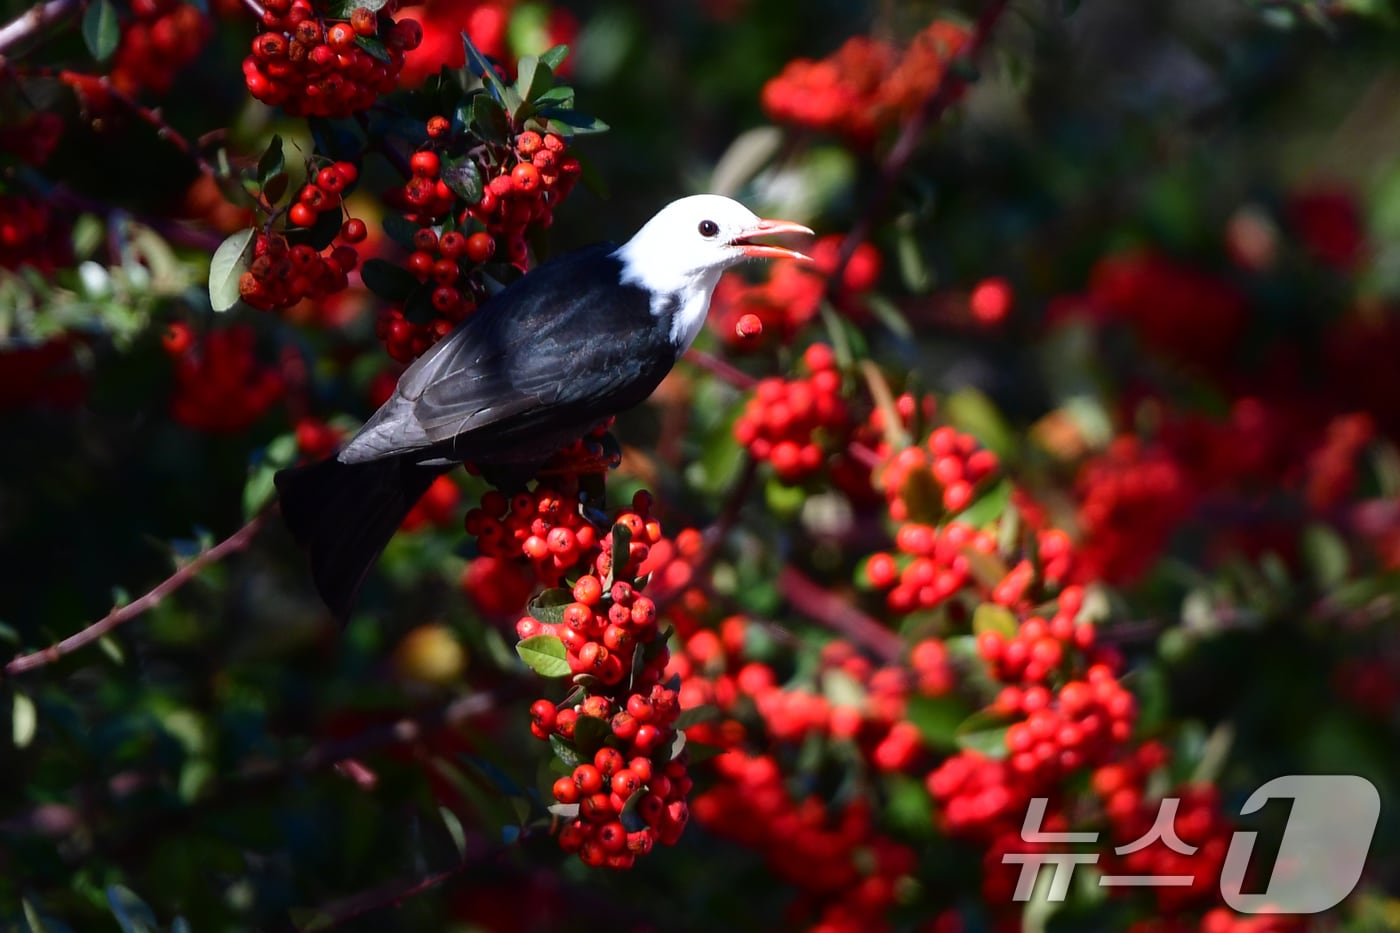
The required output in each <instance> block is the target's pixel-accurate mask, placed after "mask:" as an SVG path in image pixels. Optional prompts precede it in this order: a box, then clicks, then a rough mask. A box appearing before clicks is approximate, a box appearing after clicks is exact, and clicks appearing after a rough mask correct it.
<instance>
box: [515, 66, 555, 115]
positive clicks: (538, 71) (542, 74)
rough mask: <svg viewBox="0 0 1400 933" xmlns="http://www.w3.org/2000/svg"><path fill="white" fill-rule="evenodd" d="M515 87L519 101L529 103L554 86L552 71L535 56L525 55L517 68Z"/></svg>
mask: <svg viewBox="0 0 1400 933" xmlns="http://www.w3.org/2000/svg"><path fill="white" fill-rule="evenodd" d="M515 86H516V88H517V89H518V93H519V94H520V97H521V99H522V100H524V101H525V102H526V103H530V102H532V101H534V100H536V99H537V98H538V97H539V96H540V95H541V94H543V93H544V92H545V91H547V90H549V89H550V88H552V87H553V86H554V70H553V69H552V68H550V67H549V66H548V65H546V64H545V63H544V62H542V61H540V59H539V58H538V57H537V56H534V55H526V56H525V57H524V58H522V59H521V60H520V64H519V65H518V66H517V69H516V78H515Z"/></svg>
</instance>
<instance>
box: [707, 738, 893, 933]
mask: <svg viewBox="0 0 1400 933" xmlns="http://www.w3.org/2000/svg"><path fill="white" fill-rule="evenodd" d="M714 771H715V774H716V776H717V777H718V783H717V784H716V785H715V787H714V788H713V789H711V790H709V791H707V792H705V793H704V794H701V795H699V796H697V797H696V799H695V803H694V807H693V810H694V812H695V818H696V820H697V822H699V823H700V824H701V825H703V826H704V827H705V828H706V829H708V830H709V831H710V832H712V833H714V834H715V835H718V836H722V837H724V838H727V839H732V840H734V841H736V842H738V843H740V844H741V845H744V846H747V847H749V848H751V849H754V850H756V851H758V852H760V853H762V855H763V857H764V860H765V861H766V862H767V863H768V865H769V866H770V868H771V869H772V870H773V872H774V873H775V874H777V875H778V876H779V877H781V878H782V879H784V880H785V881H787V882H788V883H790V884H792V885H793V886H794V887H796V888H797V889H798V890H799V891H800V892H802V897H801V898H800V900H799V901H798V902H797V903H795V904H793V905H792V907H791V909H790V910H789V912H788V915H787V917H786V921H787V922H786V923H785V924H784V926H785V927H786V928H788V929H800V928H806V929H810V930H813V931H821V933H858V931H862V930H871V929H884V928H885V915H886V912H887V911H888V910H889V909H890V908H891V907H892V906H893V905H894V903H895V901H896V894H897V891H898V889H899V886H900V884H901V882H903V881H904V880H905V879H907V878H909V877H910V876H912V875H913V873H914V871H915V867H916V863H917V859H916V857H915V854H914V850H913V849H911V848H909V847H908V846H906V845H903V844H901V843H898V842H896V841H894V840H893V839H891V838H890V837H888V836H886V835H884V834H883V833H881V832H880V831H879V830H878V828H877V827H876V826H875V822H874V820H873V819H872V816H871V813H870V810H869V807H868V805H867V804H866V803H865V802H864V801H861V800H856V801H852V802H851V803H848V804H845V805H837V804H827V803H825V802H823V801H822V799H821V798H820V797H819V796H816V795H813V796H808V797H806V798H804V799H801V800H796V799H794V798H793V796H792V795H791V793H790V792H789V791H788V788H787V786H786V783H785V781H784V776H783V772H782V770H781V769H780V768H779V765H778V763H777V762H776V761H775V760H774V759H773V758H772V757H771V756H768V755H748V754H745V753H744V752H742V751H740V750H737V749H736V750H731V751H726V752H724V753H723V754H721V755H719V756H718V757H717V758H716V759H715V761H714Z"/></svg>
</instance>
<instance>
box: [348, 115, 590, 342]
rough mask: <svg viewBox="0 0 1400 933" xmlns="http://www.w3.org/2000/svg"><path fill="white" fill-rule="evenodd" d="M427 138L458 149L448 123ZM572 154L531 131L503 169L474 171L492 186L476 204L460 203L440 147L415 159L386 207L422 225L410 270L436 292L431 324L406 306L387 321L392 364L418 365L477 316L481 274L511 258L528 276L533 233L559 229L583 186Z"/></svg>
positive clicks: (488, 166) (492, 165)
mask: <svg viewBox="0 0 1400 933" xmlns="http://www.w3.org/2000/svg"><path fill="white" fill-rule="evenodd" d="M427 134H428V138H429V140H430V141H431V145H432V146H435V147H441V148H442V149H443V150H444V152H445V151H447V150H449V149H451V148H452V147H453V146H454V144H455V143H456V142H457V140H454V139H453V138H452V136H451V125H450V123H449V121H448V120H447V118H445V117H440V116H439V117H433V118H432V119H430V120H429V121H428V125H427ZM566 148H567V145H566V143H565V142H564V139H563V138H562V137H560V136H558V135H556V134H554V133H545V134H541V133H538V132H536V131H534V130H523V131H522V132H520V133H519V134H518V135H517V136H516V137H515V142H514V144H513V146H511V147H510V148H509V149H504V148H503V149H502V150H501V152H499V153H496V155H499V156H502V158H500V159H499V161H498V162H492V161H491V160H490V159H487V157H486V156H481V157H480V158H483V159H486V162H485V163H484V164H482V165H479V166H476V165H474V167H473V170H475V171H479V172H481V174H482V175H483V179H484V181H483V187H482V191H481V195H480V198H479V199H478V200H477V201H476V203H466V202H465V201H463V200H462V199H460V198H459V197H458V194H457V193H456V192H454V191H453V189H452V188H451V187H450V186H449V185H448V183H447V182H446V181H445V180H444V178H443V172H444V168H445V162H446V160H447V158H448V157H447V156H445V155H443V154H442V153H440V152H439V151H438V149H437V148H428V149H424V150H421V151H419V152H416V153H414V154H413V156H412V158H411V159H410V160H409V168H410V171H411V173H412V177H410V178H409V180H408V181H407V182H405V184H404V186H403V187H402V188H401V189H398V190H396V191H393V192H390V193H389V195H388V196H387V197H386V200H388V201H389V202H390V203H391V204H392V205H393V206H396V207H398V208H400V209H402V210H404V211H405V212H406V216H407V217H408V219H409V220H410V221H411V222H413V223H416V224H418V225H419V229H418V230H417V231H416V232H415V233H414V235H413V244H412V245H413V251H412V252H411V253H410V254H409V256H408V258H407V260H406V261H405V266H406V268H407V269H408V271H409V272H410V273H412V274H413V276H414V277H415V278H416V279H417V280H418V281H419V282H421V283H425V284H426V283H431V285H432V288H431V292H430V301H429V302H428V303H426V306H425V307H424V308H423V309H422V310H423V311H424V312H425V313H426V319H425V320H420V321H415V320H410V318H409V316H408V315H407V314H406V313H405V309H403V308H399V307H392V308H388V309H387V310H385V311H384V312H383V313H382V314H381V315H380V316H379V318H378V320H377V322H376V324H375V334H376V336H377V337H378V338H379V340H380V341H381V342H382V343H383V344H384V346H385V348H386V349H387V350H388V352H389V355H390V356H391V357H393V358H394V359H396V360H398V361H400V362H409V361H411V360H412V359H414V358H415V357H417V356H419V355H420V354H422V353H423V351H425V350H426V349H427V348H428V347H430V346H432V345H433V344H434V343H435V342H437V341H438V340H439V339H441V338H442V337H443V336H444V335H446V334H447V333H448V332H449V331H450V330H451V329H452V327H453V326H454V325H456V324H457V323H458V322H460V321H461V320H462V319H463V318H465V317H466V316H467V315H468V314H470V313H471V312H472V310H474V309H475V307H476V304H477V301H478V300H479V298H480V296H481V294H482V293H483V290H482V288H481V283H480V278H479V276H478V275H477V273H478V271H479V269H480V267H481V266H482V265H483V264H484V263H486V262H489V261H490V260H492V259H493V258H497V259H501V258H504V259H505V260H506V261H508V262H509V263H510V264H511V265H513V266H515V267H516V268H517V269H519V270H520V271H522V272H523V271H525V270H526V269H528V267H529V259H530V255H529V248H528V247H527V245H526V241H525V235H526V233H527V232H529V230H531V229H535V228H541V227H548V226H549V225H550V224H551V223H552V222H553V220H554V210H555V209H556V208H557V207H558V205H559V202H560V201H562V200H563V198H564V197H566V196H567V195H568V193H569V191H570V190H571V189H572V188H573V185H574V183H575V182H576V181H577V179H578V175H579V172H580V168H579V162H578V160H577V159H576V158H574V157H573V156H571V155H566V154H565V151H566ZM472 158H473V159H476V158H478V156H472ZM454 224H455V227H454V226H453V225H454Z"/></svg>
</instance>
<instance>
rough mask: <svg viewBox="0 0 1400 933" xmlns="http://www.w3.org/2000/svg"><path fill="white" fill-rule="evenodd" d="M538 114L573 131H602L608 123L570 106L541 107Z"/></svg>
mask: <svg viewBox="0 0 1400 933" xmlns="http://www.w3.org/2000/svg"><path fill="white" fill-rule="evenodd" d="M538 115H539V116H540V117H542V118H544V119H546V120H550V121H552V122H554V123H562V124H563V125H564V126H566V127H568V128H569V129H570V130H572V131H573V132H574V133H602V132H605V131H606V130H607V128H608V125H607V124H606V123H604V122H603V121H602V120H599V119H598V118H597V117H590V116H589V115H588V114H586V113H583V112H581V111H578V110H574V109H572V108H570V109H565V108H563V107H542V108H540V110H539V112H538Z"/></svg>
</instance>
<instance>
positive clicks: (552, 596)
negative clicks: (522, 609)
mask: <svg viewBox="0 0 1400 933" xmlns="http://www.w3.org/2000/svg"><path fill="white" fill-rule="evenodd" d="M572 602H574V594H573V593H572V592H570V591H569V590H566V589H564V588H563V587H562V586H556V587H553V588H552V589H548V590H545V591H544V592H543V593H541V594H540V595H538V596H536V597H535V598H534V599H532V600H530V605H529V606H528V607H527V610H526V611H528V612H529V613H530V615H532V616H534V617H535V618H536V619H539V620H540V621H541V622H547V623H549V624H550V625H559V624H560V623H562V622H563V621H564V607H565V606H567V605H569V604H570V603H572Z"/></svg>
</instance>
